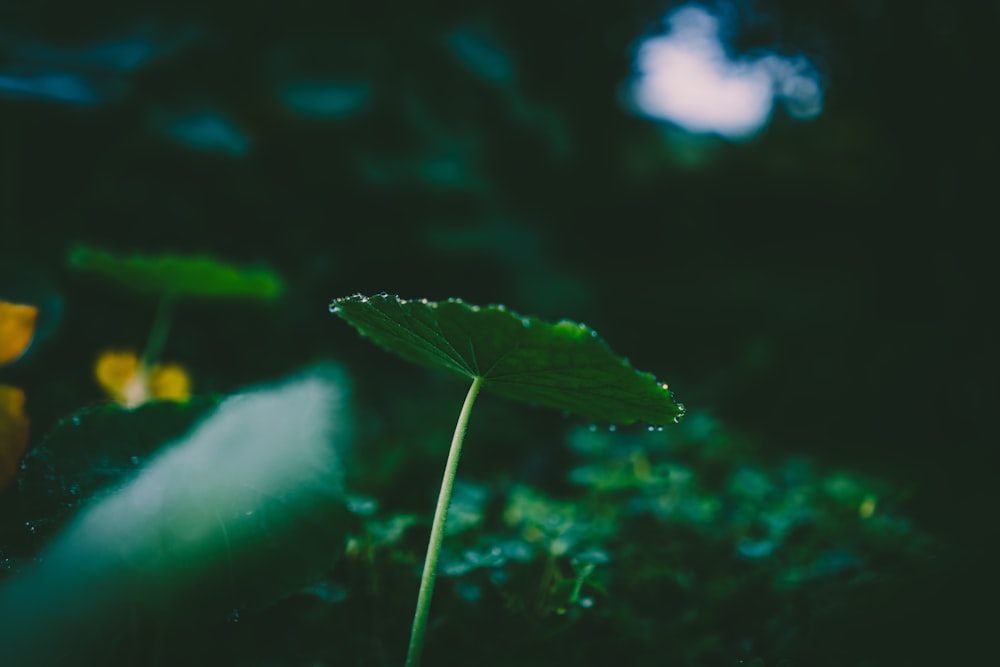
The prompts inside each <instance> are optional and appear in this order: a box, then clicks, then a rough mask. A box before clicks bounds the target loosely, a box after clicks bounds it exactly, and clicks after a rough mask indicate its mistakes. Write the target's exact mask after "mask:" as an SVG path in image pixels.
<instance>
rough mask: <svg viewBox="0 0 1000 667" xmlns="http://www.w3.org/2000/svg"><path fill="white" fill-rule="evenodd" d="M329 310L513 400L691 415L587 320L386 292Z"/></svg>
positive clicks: (404, 352) (589, 411)
mask: <svg viewBox="0 0 1000 667" xmlns="http://www.w3.org/2000/svg"><path fill="white" fill-rule="evenodd" d="M330 310H331V312H333V313H336V314H337V315H339V316H340V317H342V318H344V319H345V320H346V321H347V322H349V323H350V324H351V325H353V326H354V327H355V328H357V329H358V331H360V332H361V333H362V334H363V335H365V336H367V337H368V338H370V339H372V340H373V341H374V342H376V343H378V344H379V345H381V346H382V347H384V348H386V349H388V350H391V351H393V352H395V353H396V354H398V355H400V356H401V357H403V358H404V359H406V360H408V361H412V362H414V363H418V364H422V365H424V366H430V367H432V368H437V369H441V370H444V371H447V372H449V373H451V374H453V375H458V376H462V377H465V378H468V379H473V378H476V377H480V378H483V381H484V382H483V386H485V387H486V388H488V389H489V390H490V391H493V392H494V393H497V394H500V395H501V396H505V397H507V398H512V399H516V400H520V401H527V402H529V403H533V404H537V405H542V406H546V407H550V408H555V409H557V410H565V411H568V412H572V413H575V414H578V415H581V416H583V417H585V418H587V419H593V420H598V421H607V422H610V423H615V424H631V423H633V422H635V421H640V420H641V421H646V422H650V423H652V424H664V423H668V422H674V421H679V420H680V418H681V417H682V416H683V415H684V405H683V404H681V403H677V402H676V401H674V399H673V394H672V392H670V390H669V389H668V388H667V385H666V384H663V383H661V382H659V381H657V379H656V378H655V377H654V376H653V375H651V374H649V373H641V372H639V371H637V370H635V369H634V368H633V367H632V365H631V364H630V363H629V362H628V361H627V360H626V359H623V358H621V357H619V356H617V355H615V354H614V353H613V352H612V351H611V349H610V348H609V347H608V345H607V343H605V342H604V341H603V340H602V339H601V338H600V337H599V336H598V335H597V332H596V331H594V330H593V329H591V328H590V327H588V326H586V325H584V324H577V323H575V322H570V321H568V320H562V321H560V322H557V323H555V324H549V323H546V322H543V321H542V320H539V319H537V318H534V317H525V316H522V315H518V314H517V313H514V312H512V311H510V310H507V308H505V307H504V306H501V305H493V306H486V307H480V306H474V305H471V304H467V303H465V302H464V301H461V300H459V299H449V300H448V301H443V302H440V303H439V302H434V301H428V300H426V299H420V300H406V299H400V298H399V297H397V296H389V295H387V294H380V295H377V296H373V297H366V296H361V295H354V296H350V297H345V298H341V299H336V300H335V301H334V302H333V303H332V304H331V305H330Z"/></svg>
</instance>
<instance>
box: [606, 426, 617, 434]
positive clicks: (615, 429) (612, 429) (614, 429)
mask: <svg viewBox="0 0 1000 667" xmlns="http://www.w3.org/2000/svg"><path fill="white" fill-rule="evenodd" d="M608 430H609V431H611V432H612V433H614V432H615V431H617V430H618V426H617V425H616V424H611V425H610V426H608Z"/></svg>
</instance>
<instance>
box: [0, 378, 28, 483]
mask: <svg viewBox="0 0 1000 667" xmlns="http://www.w3.org/2000/svg"><path fill="white" fill-rule="evenodd" d="M27 448H28V418H27V416H25V414H24V392H23V391H21V390H20V389H18V388H17V387H8V386H5V385H0V490H2V489H3V488H5V487H6V486H7V485H8V484H10V483H11V482H12V481H14V478H15V477H17V466H18V462H19V461H20V459H21V455H22V454H24V451H25V450H26V449H27Z"/></svg>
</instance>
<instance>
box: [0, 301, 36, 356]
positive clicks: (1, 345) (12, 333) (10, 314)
mask: <svg viewBox="0 0 1000 667" xmlns="http://www.w3.org/2000/svg"><path fill="white" fill-rule="evenodd" d="M37 318H38V308H36V307H35V306H28V305H24V304H18V303H8V302H6V301H0V364H6V363H7V362H10V361H14V360H15V359H17V358H18V357H20V356H21V355H22V354H24V351H25V350H27V349H28V345H30V344H31V339H32V337H33V336H34V335H35V321H36V320H37Z"/></svg>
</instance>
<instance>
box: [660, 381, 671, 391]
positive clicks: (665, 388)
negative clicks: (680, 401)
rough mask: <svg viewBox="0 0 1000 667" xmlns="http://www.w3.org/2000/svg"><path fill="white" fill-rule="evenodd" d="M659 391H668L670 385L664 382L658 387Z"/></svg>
mask: <svg viewBox="0 0 1000 667" xmlns="http://www.w3.org/2000/svg"><path fill="white" fill-rule="evenodd" d="M660 389H662V390H663V391H669V389H670V385H668V384H667V383H666V382H664V383H663V384H661V385H660Z"/></svg>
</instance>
